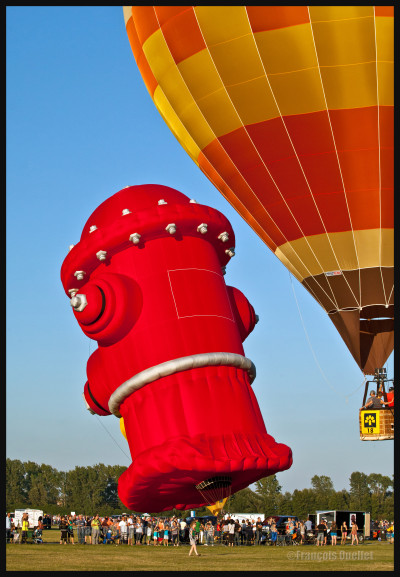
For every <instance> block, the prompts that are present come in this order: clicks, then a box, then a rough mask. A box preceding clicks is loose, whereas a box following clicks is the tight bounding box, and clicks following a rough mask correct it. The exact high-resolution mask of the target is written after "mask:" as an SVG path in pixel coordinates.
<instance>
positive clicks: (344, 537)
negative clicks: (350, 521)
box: [340, 521, 348, 545]
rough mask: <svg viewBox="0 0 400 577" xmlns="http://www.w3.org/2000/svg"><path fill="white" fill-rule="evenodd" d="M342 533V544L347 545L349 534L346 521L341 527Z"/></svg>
mask: <svg viewBox="0 0 400 577" xmlns="http://www.w3.org/2000/svg"><path fill="white" fill-rule="evenodd" d="M340 531H341V533H342V540H341V542H340V544H341V545H346V539H347V532H348V528H347V524H346V521H343V523H342V526H341V527H340Z"/></svg>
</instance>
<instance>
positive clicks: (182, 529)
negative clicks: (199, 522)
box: [178, 519, 187, 544]
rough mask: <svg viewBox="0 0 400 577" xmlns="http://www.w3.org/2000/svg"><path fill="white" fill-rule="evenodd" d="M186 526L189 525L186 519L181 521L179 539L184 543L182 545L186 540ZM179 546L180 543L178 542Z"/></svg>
mask: <svg viewBox="0 0 400 577" xmlns="http://www.w3.org/2000/svg"><path fill="white" fill-rule="evenodd" d="M186 525H187V523H186V521H185V519H181V520H180V522H179V527H180V529H179V539H180V541H182V543H183V540H184V538H185V529H186ZM178 544H179V542H178Z"/></svg>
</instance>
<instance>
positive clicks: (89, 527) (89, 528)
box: [85, 517, 92, 545]
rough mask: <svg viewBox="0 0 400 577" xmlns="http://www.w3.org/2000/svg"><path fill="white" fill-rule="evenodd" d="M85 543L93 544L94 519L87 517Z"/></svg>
mask: <svg viewBox="0 0 400 577" xmlns="http://www.w3.org/2000/svg"><path fill="white" fill-rule="evenodd" d="M85 543H88V544H89V545H91V544H92V519H91V518H90V517H86V527H85Z"/></svg>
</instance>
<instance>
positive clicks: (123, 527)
mask: <svg viewBox="0 0 400 577" xmlns="http://www.w3.org/2000/svg"><path fill="white" fill-rule="evenodd" d="M119 532H120V535H121V542H122V543H126V542H127V540H128V524H127V522H126V517H125V516H123V517H122V519H121V521H120V522H119Z"/></svg>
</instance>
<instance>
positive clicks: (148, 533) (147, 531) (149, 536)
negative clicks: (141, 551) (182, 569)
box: [146, 519, 179, 545]
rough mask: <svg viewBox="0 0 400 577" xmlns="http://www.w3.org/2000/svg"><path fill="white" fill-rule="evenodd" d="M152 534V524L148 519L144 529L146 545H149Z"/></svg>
mask: <svg viewBox="0 0 400 577" xmlns="http://www.w3.org/2000/svg"><path fill="white" fill-rule="evenodd" d="M152 532H153V522H152V521H151V519H148V520H147V527H146V544H147V545H150V542H151V534H152ZM178 545H179V541H178Z"/></svg>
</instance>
